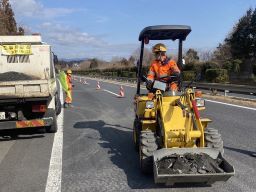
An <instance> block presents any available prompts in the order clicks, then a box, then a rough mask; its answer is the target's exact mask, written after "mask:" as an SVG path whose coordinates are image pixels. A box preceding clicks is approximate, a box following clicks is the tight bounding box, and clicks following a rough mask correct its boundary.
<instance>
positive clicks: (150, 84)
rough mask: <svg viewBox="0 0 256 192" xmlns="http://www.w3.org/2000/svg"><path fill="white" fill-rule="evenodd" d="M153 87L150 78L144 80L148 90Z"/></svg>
mask: <svg viewBox="0 0 256 192" xmlns="http://www.w3.org/2000/svg"><path fill="white" fill-rule="evenodd" d="M152 87H153V82H152V81H151V80H148V81H146V88H147V89H148V90H149V91H150V90H151V89H152Z"/></svg>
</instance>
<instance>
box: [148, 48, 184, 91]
mask: <svg viewBox="0 0 256 192" xmlns="http://www.w3.org/2000/svg"><path fill="white" fill-rule="evenodd" d="M166 51H167V48H166V46H165V45H164V44H162V43H158V44H156V45H155V46H153V48H152V52H153V54H154V56H155V60H154V61H153V62H152V63H151V66H150V68H149V72H148V75H147V80H148V81H147V84H146V87H147V88H148V90H151V88H152V85H153V81H154V80H155V79H156V80H159V79H160V78H163V77H166V76H171V75H175V76H177V77H179V75H180V69H179V68H178V66H177V64H176V62H175V61H174V60H171V59H169V58H168V57H167V55H166ZM162 80H165V79H162ZM168 90H172V91H177V90H178V85H177V82H171V83H170V84H169V86H168V88H167V90H166V91H168Z"/></svg>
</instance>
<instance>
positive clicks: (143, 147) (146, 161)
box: [139, 131, 158, 174]
mask: <svg viewBox="0 0 256 192" xmlns="http://www.w3.org/2000/svg"><path fill="white" fill-rule="evenodd" d="M157 148H158V147H157V142H156V136H155V133H154V132H152V131H141V134H140V145H139V151H140V168H141V171H142V173H144V174H150V173H152V172H153V152H154V151H156V150H157Z"/></svg>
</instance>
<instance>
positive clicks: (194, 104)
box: [192, 100, 200, 119]
mask: <svg viewBox="0 0 256 192" xmlns="http://www.w3.org/2000/svg"><path fill="white" fill-rule="evenodd" d="M192 106H193V110H194V113H195V116H196V119H199V118H200V113H199V111H198V108H197V106H196V101H195V100H192Z"/></svg>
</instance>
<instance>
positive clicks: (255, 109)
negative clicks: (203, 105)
mask: <svg viewBox="0 0 256 192" xmlns="http://www.w3.org/2000/svg"><path fill="white" fill-rule="evenodd" d="M205 101H209V102H212V103H218V104H222V105H228V106H232V107H239V108H243V109H249V110H253V111H256V108H251V107H244V106H241V105H234V104H229V103H223V102H220V101H213V100H209V99H205Z"/></svg>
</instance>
